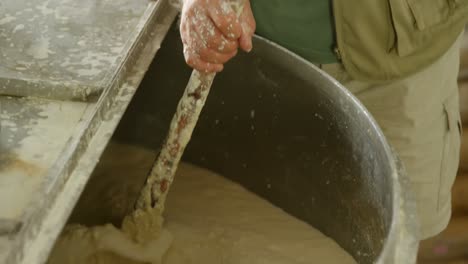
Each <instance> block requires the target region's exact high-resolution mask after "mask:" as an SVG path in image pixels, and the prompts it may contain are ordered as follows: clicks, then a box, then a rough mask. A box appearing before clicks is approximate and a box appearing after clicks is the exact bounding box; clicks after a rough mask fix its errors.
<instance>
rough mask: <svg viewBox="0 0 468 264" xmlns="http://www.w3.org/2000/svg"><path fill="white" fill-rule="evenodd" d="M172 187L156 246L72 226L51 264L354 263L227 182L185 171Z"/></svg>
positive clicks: (316, 234)
mask: <svg viewBox="0 0 468 264" xmlns="http://www.w3.org/2000/svg"><path fill="white" fill-rule="evenodd" d="M128 156H129V157H131V155H128ZM175 179H176V180H175V182H174V185H173V186H172V189H171V191H170V194H169V197H168V200H167V203H166V210H165V212H164V218H165V220H164V224H162V225H163V226H164V228H163V230H162V231H161V230H159V231H158V232H156V234H157V236H158V239H155V240H154V241H153V242H151V243H149V244H146V245H139V244H137V243H134V242H133V241H132V240H131V239H130V238H129V237H128V236H127V235H126V234H125V233H123V232H120V230H117V229H116V228H114V227H112V226H111V225H107V226H104V227H95V228H91V229H90V228H85V227H82V226H69V227H67V228H66V229H65V231H64V233H63V234H62V236H61V237H60V239H59V241H58V242H57V244H56V247H55V249H54V251H53V252H52V254H51V257H50V259H49V263H50V264H56V263H57V264H58V263H60V264H71V263H80V264H81V263H106V264H107V263H113V264H120V263H122V264H129V263H132V264H133V263H163V264H188V263H194V264H202V263H203V264H220V263H227V264H237V263H238V264H263V263H265V264H288V263H291V264H295V263H297V264H299V263H304V264H305V263H321V264H338V263H339V264H347V263H356V262H355V261H354V260H353V258H352V257H351V256H350V255H349V254H348V253H347V252H345V251H344V250H343V249H342V248H340V247H339V246H338V245H337V244H336V243H335V242H334V241H333V240H331V239H329V238H327V237H326V236H324V235H323V234H322V233H320V232H319V231H317V230H316V229H314V228H312V227H311V226H309V225H308V224H306V223H304V222H302V221H300V220H298V219H296V218H294V217H292V216H290V215H288V214H287V213H285V212H284V211H283V210H281V209H280V208H277V207H275V206H274V205H272V204H270V203H269V202H267V201H266V200H264V199H262V198H260V197H258V196H257V195H255V194H253V193H251V192H249V191H247V190H246V189H244V188H243V187H241V186H240V185H238V184H236V183H233V182H231V181H229V180H228V179H226V178H224V177H221V176H219V175H216V174H215V173H213V172H210V171H208V170H205V169H202V168H199V167H195V166H193V165H190V164H181V165H180V167H179V169H178V172H177V175H176V178H175ZM142 228H144V227H142Z"/></svg>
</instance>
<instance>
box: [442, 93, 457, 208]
mask: <svg viewBox="0 0 468 264" xmlns="http://www.w3.org/2000/svg"><path fill="white" fill-rule="evenodd" d="M456 99H458V98H456ZM444 109H445V115H446V120H447V130H446V133H445V139H444V140H445V143H444V149H443V156H442V164H441V170H440V182H439V193H438V202H437V207H438V209H442V208H444V206H446V205H447V203H450V197H451V190H452V186H453V183H454V181H455V177H456V175H457V170H458V163H459V158H460V157H459V156H460V146H461V133H462V126H461V118H460V112H459V109H458V103H456V102H453V100H452V102H451V101H447V102H446V103H445V104H444Z"/></svg>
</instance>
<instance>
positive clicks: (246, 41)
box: [239, 3, 256, 52]
mask: <svg viewBox="0 0 468 264" xmlns="http://www.w3.org/2000/svg"><path fill="white" fill-rule="evenodd" d="M240 21H242V22H241V26H242V34H241V37H240V39H239V45H240V47H241V49H243V50H245V51H246V52H250V51H251V50H252V37H253V35H254V33H255V28H256V23H255V19H254V17H253V14H252V9H251V8H250V4H248V3H247V5H246V6H245V7H244V11H243V12H242V15H241V18H240Z"/></svg>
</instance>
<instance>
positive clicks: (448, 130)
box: [320, 37, 462, 240]
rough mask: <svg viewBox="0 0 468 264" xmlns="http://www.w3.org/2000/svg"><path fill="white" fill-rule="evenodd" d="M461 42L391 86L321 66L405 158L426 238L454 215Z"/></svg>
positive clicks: (335, 66)
mask: <svg viewBox="0 0 468 264" xmlns="http://www.w3.org/2000/svg"><path fill="white" fill-rule="evenodd" d="M460 43H461V37H460V38H459V39H458V40H457V42H456V43H454V44H453V46H452V47H451V48H450V49H449V50H448V51H447V52H446V53H445V54H444V55H443V56H442V57H441V58H440V59H439V60H438V61H436V62H435V63H433V64H432V65H430V66H428V67H427V68H425V69H424V70H422V71H420V72H418V73H416V74H413V75H411V76H409V77H406V78H403V79H400V80H395V81H391V82H365V81H357V80H353V79H352V78H351V77H350V76H349V74H348V73H347V72H346V70H345V69H344V67H343V65H342V64H339V63H337V64H324V65H320V67H321V68H322V69H323V70H324V71H326V72H327V73H329V74H330V75H331V76H333V77H334V78H336V79H337V80H338V81H340V82H341V83H342V84H343V85H344V86H345V87H347V88H348V89H349V90H350V91H351V92H352V93H353V94H354V95H355V96H356V97H357V98H358V99H359V100H360V101H361V102H362V103H363V104H364V106H365V107H366V108H367V109H368V110H369V112H370V113H371V114H372V115H373V116H374V118H375V119H376V121H377V123H378V124H379V126H380V128H381V129H382V131H383V133H384V134H385V136H386V138H387V140H388V141H389V143H390V144H391V145H392V146H393V147H394V148H395V149H396V151H397V153H398V155H399V156H400V158H401V159H402V160H403V164H404V166H405V168H406V172H407V174H408V177H409V179H410V182H411V183H412V190H413V191H414V196H415V198H416V201H417V205H418V215H419V219H420V226H421V232H420V233H421V238H420V239H421V240H423V239H426V238H429V237H432V236H435V235H437V234H438V233H440V232H441V231H442V230H444V229H445V228H446V227H447V224H448V222H449V220H450V216H451V188H452V185H453V182H454V180H455V177H456V173H457V169H458V161H459V153H460V135H461V131H462V129H461V121H460V113H459V102H458V86H457V75H458V70H459V56H460Z"/></svg>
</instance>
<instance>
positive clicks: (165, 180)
mask: <svg viewBox="0 0 468 264" xmlns="http://www.w3.org/2000/svg"><path fill="white" fill-rule="evenodd" d="M230 3H231V5H232V8H233V9H234V11H235V12H236V14H237V16H238V17H239V16H240V14H241V13H242V10H243V9H244V3H245V1H244V0H231V1H230ZM215 76H216V74H215V73H202V72H199V71H197V70H194V71H193V72H192V75H191V76H190V79H189V82H188V84H187V87H186V88H185V92H184V94H183V96H182V98H181V99H180V101H179V105H178V106H177V110H176V113H175V115H174V117H173V119H172V121H171V124H170V127H169V132H168V135H167V138H166V140H165V142H164V144H163V146H162V149H161V152H160V154H159V156H158V158H157V159H156V162H155V163H154V165H153V168H152V170H151V173H150V175H149V176H148V178H147V182H146V185H145V186H144V188H143V190H142V192H141V194H140V197H139V199H138V200H137V203H136V208H137V209H149V208H157V209H159V210H160V212H162V211H163V210H164V204H165V200H166V196H167V193H168V191H169V188H170V186H171V184H172V182H173V180H174V174H175V171H176V170H177V167H178V165H179V162H180V159H181V157H182V154H183V153H184V150H185V147H186V146H187V144H188V142H189V140H190V138H191V136H192V133H193V130H194V128H195V125H196V124H197V121H198V118H199V116H200V113H201V110H202V109H203V106H204V105H205V102H206V99H207V97H208V94H209V92H210V88H211V85H212V83H213V80H214V78H215Z"/></svg>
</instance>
